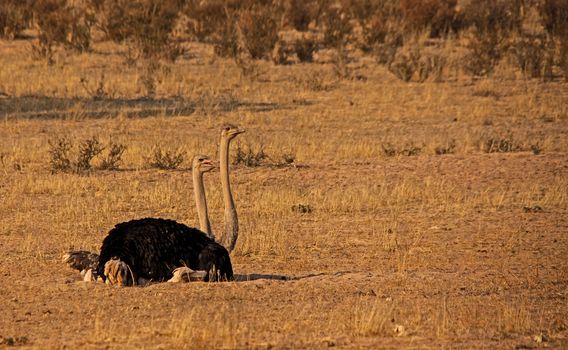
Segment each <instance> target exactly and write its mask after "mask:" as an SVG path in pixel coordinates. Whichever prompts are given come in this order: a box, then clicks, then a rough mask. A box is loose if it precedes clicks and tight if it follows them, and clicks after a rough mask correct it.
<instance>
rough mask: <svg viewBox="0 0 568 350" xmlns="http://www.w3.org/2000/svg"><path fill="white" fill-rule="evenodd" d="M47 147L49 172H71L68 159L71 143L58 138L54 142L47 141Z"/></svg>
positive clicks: (63, 138)
mask: <svg viewBox="0 0 568 350" xmlns="http://www.w3.org/2000/svg"><path fill="white" fill-rule="evenodd" d="M49 147H50V149H49V154H50V156H51V159H50V162H49V163H50V165H51V172H52V173H57V172H69V171H70V170H71V160H70V158H69V156H70V155H69V153H70V151H71V148H72V144H71V141H69V139H67V138H65V137H61V138H58V139H57V140H55V141H51V140H49Z"/></svg>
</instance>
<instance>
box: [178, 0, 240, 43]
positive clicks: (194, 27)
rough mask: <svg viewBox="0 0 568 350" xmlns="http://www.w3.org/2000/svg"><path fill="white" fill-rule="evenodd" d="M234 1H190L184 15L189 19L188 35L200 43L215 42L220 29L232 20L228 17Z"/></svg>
mask: <svg viewBox="0 0 568 350" xmlns="http://www.w3.org/2000/svg"><path fill="white" fill-rule="evenodd" d="M232 3H234V1H221V0H215V1H201V0H188V1H187V3H186V5H185V7H184V9H183V13H184V14H185V15H186V16H187V17H188V19H189V22H188V26H187V31H188V33H189V34H190V35H191V36H193V37H194V38H195V39H197V40H198V41H200V42H215V41H216V40H214V37H215V36H216V35H218V31H219V28H223V27H224V26H225V24H226V22H227V21H228V20H229V19H230V18H228V17H229V16H228V15H227V11H229V10H230V9H231V7H232Z"/></svg>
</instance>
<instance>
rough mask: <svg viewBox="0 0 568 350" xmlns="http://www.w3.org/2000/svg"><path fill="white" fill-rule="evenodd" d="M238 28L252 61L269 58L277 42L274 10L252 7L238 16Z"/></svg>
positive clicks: (266, 7) (267, 7) (265, 7)
mask: <svg viewBox="0 0 568 350" xmlns="http://www.w3.org/2000/svg"><path fill="white" fill-rule="evenodd" d="M238 26H239V29H240V32H241V33H242V36H243V41H244V46H245V48H246V49H247V51H248V52H249V54H250V55H251V57H252V58H254V59H261V58H266V57H270V54H271V52H272V49H273V48H274V46H275V45H276V42H277V41H278V25H277V22H276V20H275V18H274V9H273V8H272V7H270V6H253V7H252V8H251V9H245V10H242V11H241V12H240V14H239V20H238Z"/></svg>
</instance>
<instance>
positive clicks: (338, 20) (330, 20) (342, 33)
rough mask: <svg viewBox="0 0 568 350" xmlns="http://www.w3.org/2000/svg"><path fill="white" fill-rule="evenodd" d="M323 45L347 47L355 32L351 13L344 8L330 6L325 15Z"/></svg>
mask: <svg viewBox="0 0 568 350" xmlns="http://www.w3.org/2000/svg"><path fill="white" fill-rule="evenodd" d="M322 20H323V23H322V24H323V44H324V45H325V46H328V47H334V48H337V47H339V46H345V43H346V42H347V39H348V37H349V36H350V35H351V33H352V32H353V25H352V23H351V18H350V16H349V13H348V12H347V11H346V10H345V9H343V8H342V7H339V6H336V5H330V6H328V8H327V9H326V10H325V12H324V14H323V18H322Z"/></svg>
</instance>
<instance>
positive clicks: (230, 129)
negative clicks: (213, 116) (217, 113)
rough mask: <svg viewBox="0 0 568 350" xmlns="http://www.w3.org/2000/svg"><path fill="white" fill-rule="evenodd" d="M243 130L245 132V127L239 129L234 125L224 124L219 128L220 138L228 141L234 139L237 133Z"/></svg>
mask: <svg viewBox="0 0 568 350" xmlns="http://www.w3.org/2000/svg"><path fill="white" fill-rule="evenodd" d="M243 132H245V129H241V128H239V127H238V126H236V125H232V124H225V125H223V127H222V128H221V138H224V139H227V140H228V141H230V140H232V139H234V138H235V137H236V136H237V135H238V134H242V133H243Z"/></svg>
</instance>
